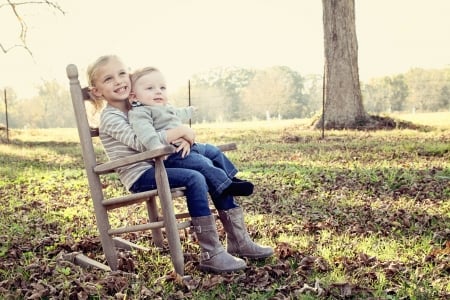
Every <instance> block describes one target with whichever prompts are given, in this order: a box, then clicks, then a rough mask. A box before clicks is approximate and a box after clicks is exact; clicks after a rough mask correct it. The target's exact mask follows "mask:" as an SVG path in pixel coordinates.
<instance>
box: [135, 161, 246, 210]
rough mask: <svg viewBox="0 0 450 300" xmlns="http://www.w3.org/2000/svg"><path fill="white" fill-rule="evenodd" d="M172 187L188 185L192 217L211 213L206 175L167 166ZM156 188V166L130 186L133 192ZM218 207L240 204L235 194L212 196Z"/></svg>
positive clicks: (225, 208)
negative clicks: (235, 199) (235, 198)
mask: <svg viewBox="0 0 450 300" xmlns="http://www.w3.org/2000/svg"><path fill="white" fill-rule="evenodd" d="M166 172H167V177H168V178H169V185H170V187H171V188H176V187H183V186H184V187H186V191H185V195H186V201H187V208H188V211H189V214H190V215H191V217H203V216H209V215H211V210H210V209H209V202H208V186H207V184H206V179H205V177H204V176H203V175H202V174H201V173H200V172H198V171H196V170H190V169H180V168H169V167H166ZM153 189H156V179H155V168H149V169H148V170H147V171H146V172H144V174H142V175H141V177H139V179H138V180H136V182H135V183H134V184H133V186H132V187H131V188H130V191H131V192H133V193H139V192H145V191H148V190H153ZM211 199H212V201H213V203H214V206H215V207H216V209H219V210H228V209H231V208H235V207H237V206H238V205H237V204H236V203H235V202H234V198H233V196H230V195H220V196H217V197H212V196H211Z"/></svg>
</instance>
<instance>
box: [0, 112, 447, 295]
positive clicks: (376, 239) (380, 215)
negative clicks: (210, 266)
mask: <svg viewBox="0 0 450 300" xmlns="http://www.w3.org/2000/svg"><path fill="white" fill-rule="evenodd" d="M396 117H397V118H401V119H404V120H407V121H411V122H416V123H420V124H423V125H427V126H432V128H431V129H427V130H406V129H403V130H392V131H371V132H359V131H326V132H325V138H324V139H322V138H321V132H320V131H314V130H311V129H309V127H308V125H309V124H308V122H309V121H308V120H289V121H271V122H267V121H261V122H251V123H250V122H249V123H229V124H202V125H194V128H195V129H196V131H197V139H198V140H199V141H205V142H209V143H213V144H221V143H226V142H231V141H234V142H236V143H237V144H238V150H237V151H234V152H230V153H228V154H227V155H228V156H229V157H230V158H231V160H232V161H234V162H235V163H236V165H237V166H238V167H239V169H240V170H241V173H240V176H241V177H244V178H248V179H250V180H252V181H253V182H254V183H255V185H256V188H255V193H254V194H253V195H252V196H250V197H240V198H238V199H237V201H238V202H239V203H240V204H241V206H243V207H244V210H245V211H246V220H247V223H248V228H249V232H250V234H251V236H252V237H253V238H254V239H255V240H257V241H259V242H261V243H264V244H268V245H271V246H273V247H274V248H275V250H276V251H275V252H276V253H275V255H274V256H273V257H271V258H268V259H266V260H264V261H248V268H247V269H245V270H244V271H241V272H238V273H235V274H226V275H213V274H203V273H201V272H199V271H198V270H197V268H196V266H197V264H198V254H199V248H198V246H197V244H196V243H195V242H193V241H192V239H191V237H190V236H189V235H187V236H185V237H184V240H183V243H182V244H183V250H184V252H185V254H186V255H185V261H186V273H188V274H189V275H191V276H192V279H191V280H190V281H186V282H180V281H179V280H177V278H175V277H174V276H173V275H172V273H171V271H172V266H171V263H170V260H169V255H168V253H167V251H162V252H160V251H158V250H156V249H155V248H152V250H151V251H150V252H121V262H122V269H121V271H118V272H110V273H108V272H103V271H99V270H95V269H81V268H80V267H78V266H76V265H73V264H72V263H70V262H68V261H65V260H63V259H62V256H63V255H64V254H65V253H69V252H73V251H81V252H83V253H85V254H86V255H89V256H90V257H93V258H95V259H97V260H99V261H103V260H104V257H103V256H102V252H101V246H100V242H99V239H98V236H97V231H96V227H95V219H94V217H93V209H92V205H91V202H90V198H89V191H88V188H87V179H86V177H85V173H84V169H83V163H82V158H81V155H80V148H79V142H78V136H77V133H76V130H75V129H54V130H26V131H22V130H13V131H12V132H10V143H9V144H7V143H5V142H4V143H2V144H0V178H1V181H0V201H1V205H2V207H1V210H0V299H213V298H216V299H449V297H450V113H441V114H433V115H420V114H416V115H397V116H396ZM97 149H98V153H99V154H100V155H102V149H101V146H100V145H99V144H98V145H97ZM104 183H105V185H107V186H108V188H107V193H109V194H110V195H114V194H116V193H119V192H122V191H123V188H122V187H121V185H120V183H119V182H118V181H117V178H116V177H115V176H114V175H110V176H108V177H105V178H104ZM182 202H183V201H180V202H177V203H176V207H177V208H178V207H180V208H181V207H183V203H182ZM131 212H135V213H136V215H135V216H132V214H131ZM142 218H143V214H142V209H140V208H138V207H133V208H131V209H124V210H120V211H118V213H117V217H116V219H115V222H117V223H120V222H140V221H141V220H142ZM218 226H219V228H220V224H219V223H218ZM220 233H221V237H222V238H224V233H223V231H222V230H221V231H220ZM130 238H132V239H134V240H135V241H136V242H138V243H142V244H145V245H148V241H149V239H150V237H149V233H144V234H141V235H137V236H130Z"/></svg>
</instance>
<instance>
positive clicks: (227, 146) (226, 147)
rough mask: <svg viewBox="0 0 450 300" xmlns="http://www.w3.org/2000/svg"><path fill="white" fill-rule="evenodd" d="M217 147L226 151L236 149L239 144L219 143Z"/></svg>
mask: <svg viewBox="0 0 450 300" xmlns="http://www.w3.org/2000/svg"><path fill="white" fill-rule="evenodd" d="M217 148H219V149H220V151H222V152H225V151H231V150H236V149H237V146H236V143H228V144H223V145H218V146H217Z"/></svg>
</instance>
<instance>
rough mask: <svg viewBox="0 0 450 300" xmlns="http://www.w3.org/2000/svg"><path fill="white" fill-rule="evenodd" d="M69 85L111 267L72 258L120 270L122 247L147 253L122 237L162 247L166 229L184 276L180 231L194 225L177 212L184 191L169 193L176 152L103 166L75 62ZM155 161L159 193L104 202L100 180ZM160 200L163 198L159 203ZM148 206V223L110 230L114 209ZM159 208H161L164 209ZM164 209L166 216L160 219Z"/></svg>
mask: <svg viewBox="0 0 450 300" xmlns="http://www.w3.org/2000/svg"><path fill="white" fill-rule="evenodd" d="M66 71H67V76H68V78H69V81H70V94H71V98H72V103H73V108H74V111H75V117H76V122H77V127H78V134H79V137H80V143H81V150H82V155H83V160H84V165H85V169H86V173H87V178H88V182H89V188H90V193H91V197H92V201H93V205H94V211H95V217H96V222H97V227H98V231H99V233H100V240H101V244H102V248H103V251H104V253H105V257H106V260H107V263H108V265H105V264H102V263H100V262H97V261H94V260H92V259H89V258H88V257H86V256H84V255H83V254H81V253H72V254H70V255H68V256H67V258H68V259H70V260H72V261H74V262H75V263H77V264H79V265H82V266H94V267H98V268H101V269H103V270H117V269H118V256H117V250H116V247H118V248H124V249H133V248H136V249H145V248H144V247H142V246H139V245H136V244H134V243H132V242H130V241H127V240H125V239H123V238H120V237H119V235H121V234H124V233H129V232H138V231H144V230H151V232H152V240H153V242H154V244H155V245H156V246H157V247H162V246H163V241H164V237H163V234H162V231H161V229H162V228H164V229H165V234H166V237H167V241H168V245H169V251H170V257H171V260H172V263H173V265H174V268H175V272H176V273H178V274H180V275H183V274H184V257H183V252H182V249H181V241H180V235H179V230H180V229H183V228H187V227H189V226H191V222H190V216H189V213H180V214H175V210H174V205H173V198H175V197H180V196H184V192H183V191H184V188H178V189H170V187H169V182H168V179H167V173H166V169H165V167H164V163H163V158H164V156H166V155H168V154H171V153H173V152H174V150H175V148H174V147H172V146H166V147H163V148H160V149H156V150H151V151H146V152H143V153H139V154H136V155H131V156H129V157H126V158H123V159H119V160H115V161H109V162H104V163H100V162H98V161H97V157H96V154H95V152H94V144H93V138H95V137H98V135H99V131H98V128H91V127H90V125H89V123H88V118H87V115H86V107H85V103H84V102H85V100H90V98H89V94H88V89H87V88H83V89H82V88H81V86H80V82H79V80H78V69H77V67H76V66H75V65H73V64H70V65H68V66H67V68H66ZM219 148H220V149H221V150H222V151H227V150H234V149H236V144H234V143H231V144H226V145H221V146H219ZM150 159H153V160H154V162H155V171H156V172H155V173H156V175H155V176H156V182H157V190H151V191H147V192H142V193H136V194H131V193H130V194H127V195H124V196H121V197H115V198H109V199H106V198H105V193H104V190H103V185H102V183H101V180H100V176H101V175H104V174H108V173H112V172H114V169H115V168H117V167H120V166H125V165H129V164H133V163H136V162H139V161H144V160H150ZM157 199H159V204H158V201H157ZM137 203H141V204H145V205H146V206H147V209H146V210H147V212H148V222H147V223H146V224H139V225H130V226H125V227H121V228H111V223H110V219H109V212H110V211H112V210H113V209H116V208H119V207H124V206H127V205H131V204H137ZM159 208H160V209H159ZM159 211H161V212H162V215H159V213H158V212H159Z"/></svg>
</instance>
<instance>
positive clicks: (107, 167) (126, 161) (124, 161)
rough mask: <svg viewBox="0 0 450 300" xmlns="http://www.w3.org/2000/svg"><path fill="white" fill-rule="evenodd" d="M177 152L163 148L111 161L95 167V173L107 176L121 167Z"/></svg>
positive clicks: (169, 147)
mask: <svg viewBox="0 0 450 300" xmlns="http://www.w3.org/2000/svg"><path fill="white" fill-rule="evenodd" d="M174 152H175V147H173V146H163V147H161V148H157V149H154V150H149V151H145V152H142V153H138V154H133V155H130V156H128V157H124V158H121V159H116V160H113V161H109V162H106V163H103V164H100V165H97V166H95V167H94V172H95V173H97V174H106V173H111V172H112V171H114V169H116V168H119V167H124V166H127V165H131V164H134V163H137V162H141V161H146V160H152V159H155V158H157V157H162V156H165V155H168V154H172V153H174Z"/></svg>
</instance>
